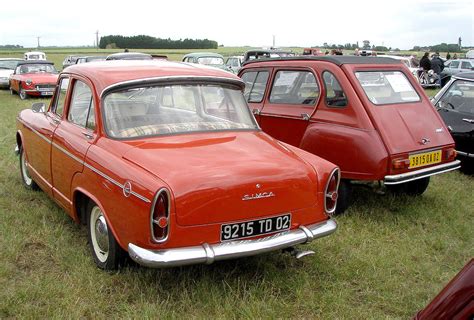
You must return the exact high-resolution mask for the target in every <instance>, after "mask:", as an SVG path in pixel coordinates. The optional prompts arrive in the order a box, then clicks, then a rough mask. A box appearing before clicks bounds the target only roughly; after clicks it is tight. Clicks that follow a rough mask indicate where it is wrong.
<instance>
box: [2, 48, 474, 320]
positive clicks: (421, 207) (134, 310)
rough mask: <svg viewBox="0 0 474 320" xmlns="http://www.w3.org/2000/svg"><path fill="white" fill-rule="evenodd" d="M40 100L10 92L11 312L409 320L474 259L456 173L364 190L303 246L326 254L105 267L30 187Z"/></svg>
mask: <svg viewBox="0 0 474 320" xmlns="http://www.w3.org/2000/svg"><path fill="white" fill-rule="evenodd" d="M55 54H57V55H58V59H59V56H60V55H61V56H62V57H61V58H60V60H61V61H62V59H63V58H64V56H65V55H66V54H67V53H64V54H60V53H55ZM48 55H50V56H51V55H52V54H48ZM429 95H433V93H429ZM39 101H45V102H47V100H40V99H30V100H27V101H21V100H20V99H19V98H18V96H10V94H9V92H8V91H6V90H0V114H1V115H2V116H1V117H0V165H1V166H0V247H1V248H2V254H1V255H0V288H1V289H0V319H4V318H20V319H22V318H85V319H95V318H99V319H103V318H112V319H114V318H174V317H176V318H178V317H179V318H185V317H186V318H321V319H408V318H411V317H412V316H413V315H414V314H415V313H416V312H417V311H418V310H419V309H421V308H423V307H424V306H425V305H426V304H427V303H428V302H429V301H430V300H431V299H432V298H433V297H434V296H435V295H436V293H437V292H439V290H440V289H441V288H442V287H443V286H444V285H445V284H446V283H447V282H448V281H449V280H450V279H451V278H452V277H453V276H454V275H455V274H456V273H457V272H458V271H459V270H460V269H461V268H462V267H463V265H464V264H465V263H467V262H468V260H469V259H471V258H472V257H473V256H474V237H473V233H472V230H473V226H474V209H473V208H474V197H473V190H474V179H473V177H472V176H467V175H464V174H461V173H459V172H453V173H449V174H443V175H439V176H435V177H433V178H432V182H431V184H430V187H429V188H428V190H427V192H426V193H425V194H424V195H423V196H421V197H418V198H411V197H405V196H398V197H396V196H393V195H390V194H381V193H380V192H375V191H374V190H372V189H369V188H363V187H361V188H357V189H355V191H354V198H355V203H354V204H353V206H352V207H351V208H350V209H349V210H348V212H347V213H346V214H345V215H343V216H339V217H337V218H336V219H337V222H338V224H339V229H338V230H337V232H336V233H334V234H333V235H331V236H329V237H326V238H323V239H321V240H319V241H315V242H313V243H311V244H309V245H307V246H302V247H306V248H309V249H312V250H314V251H316V254H315V255H313V256H309V257H306V258H304V259H303V260H301V261H299V260H295V259H294V258H292V257H290V256H289V255H288V254H283V253H278V252H276V253H272V254H266V255H261V256H257V257H253V258H247V259H240V260H233V261H226V262H219V263H215V264H213V265H209V266H206V265H202V266H201V265H199V266H192V267H186V268H174V269H167V270H154V269H147V268H143V267H138V266H136V265H134V264H130V265H129V266H127V267H126V268H124V269H122V270H121V271H118V272H115V273H106V272H104V271H101V270H99V269H97V268H96V266H95V264H94V263H93V261H92V258H91V255H90V253H89V249H88V246H87V237H86V230H85V228H83V227H81V226H78V225H76V224H75V223H74V222H73V221H72V220H71V219H70V218H69V217H68V215H67V214H66V213H65V212H64V211H63V210H62V209H60V208H59V207H58V206H57V205H56V204H55V203H54V202H53V201H52V200H50V199H49V198H48V197H47V196H46V195H45V194H44V193H43V192H34V191H27V190H25V189H24V188H23V187H22V185H21V181H20V174H19V168H18V158H17V157H16V156H15V155H14V153H13V149H14V146H15V138H14V135H15V117H16V115H17V114H18V112H19V111H20V110H22V109H24V108H29V107H30V105H31V104H32V103H33V102H39Z"/></svg>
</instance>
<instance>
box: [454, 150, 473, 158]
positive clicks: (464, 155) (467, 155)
mask: <svg viewBox="0 0 474 320" xmlns="http://www.w3.org/2000/svg"><path fill="white" fill-rule="evenodd" d="M456 153H457V154H458V155H460V156H463V157H468V158H474V153H467V152H463V151H458V150H456Z"/></svg>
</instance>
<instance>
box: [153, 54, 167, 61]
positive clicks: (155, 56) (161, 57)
mask: <svg viewBox="0 0 474 320" xmlns="http://www.w3.org/2000/svg"><path fill="white" fill-rule="evenodd" d="M151 57H152V58H153V60H168V56H167V55H166V54H154V53H153V54H152V55H151Z"/></svg>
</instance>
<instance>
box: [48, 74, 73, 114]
mask: <svg viewBox="0 0 474 320" xmlns="http://www.w3.org/2000/svg"><path fill="white" fill-rule="evenodd" d="M68 87H69V78H62V79H61V82H60V83H59V87H58V88H57V89H56V90H59V91H56V100H55V104H54V106H53V110H52V111H53V112H54V113H56V114H57V115H58V116H60V117H61V116H62V115H63V112H64V104H65V102H66V93H67V88H68Z"/></svg>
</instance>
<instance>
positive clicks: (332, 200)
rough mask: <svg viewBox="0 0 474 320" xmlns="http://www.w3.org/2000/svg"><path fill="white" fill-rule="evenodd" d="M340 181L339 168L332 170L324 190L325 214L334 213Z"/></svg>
mask: <svg viewBox="0 0 474 320" xmlns="http://www.w3.org/2000/svg"><path fill="white" fill-rule="evenodd" d="M340 180H341V171H340V170H339V168H336V169H334V170H333V171H332V172H331V174H330V175H329V179H328V181H327V182H326V188H325V189H324V211H326V214H328V215H332V214H334V212H335V211H336V205H337V197H338V194H337V192H338V189H339V182H340Z"/></svg>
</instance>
